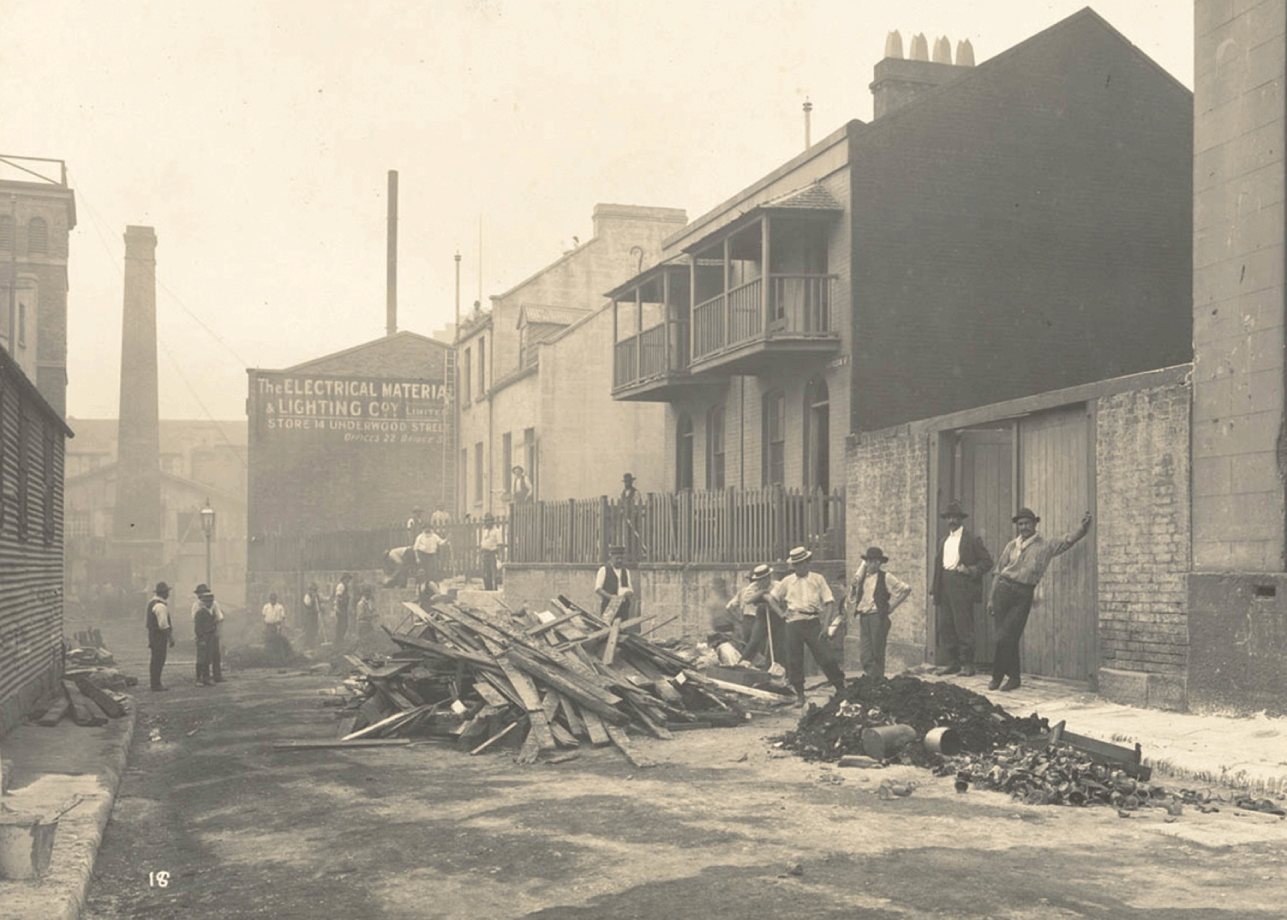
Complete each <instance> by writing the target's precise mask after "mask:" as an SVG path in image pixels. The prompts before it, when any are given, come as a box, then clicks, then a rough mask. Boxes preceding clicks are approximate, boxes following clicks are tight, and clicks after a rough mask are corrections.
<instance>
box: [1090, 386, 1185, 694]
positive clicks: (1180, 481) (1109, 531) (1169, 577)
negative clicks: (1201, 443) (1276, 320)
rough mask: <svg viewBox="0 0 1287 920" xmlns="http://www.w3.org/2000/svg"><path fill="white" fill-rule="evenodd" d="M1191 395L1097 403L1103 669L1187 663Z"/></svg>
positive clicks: (1166, 669) (1122, 396) (1144, 395)
mask: <svg viewBox="0 0 1287 920" xmlns="http://www.w3.org/2000/svg"><path fill="white" fill-rule="evenodd" d="M1190 403H1191V399H1190V387H1189V385H1188V384H1177V385H1171V386H1163V387H1156V388H1152V389H1146V390H1134V391H1130V392H1126V393H1118V394H1115V395H1113V396H1105V397H1101V398H1100V399H1099V400H1098V401H1097V413H1096V429H1097V430H1096V437H1095V442H1096V446H1095V457H1096V465H1097V469H1096V479H1097V486H1096V504H1097V506H1098V511H1099V515H1098V521H1097V523H1096V526H1095V539H1096V548H1097V552H1098V560H1099V634H1100V657H1101V659H1102V663H1103V666H1104V667H1108V668H1115V669H1119V670H1124V671H1144V672H1150V673H1171V674H1182V673H1183V672H1184V670H1185V667H1186V665H1187V663H1188V651H1189V626H1188V610H1187V607H1188V597H1187V595H1188V588H1187V586H1186V580H1187V575H1188V570H1189V537H1188V535H1189V527H1190V511H1189V507H1190V506H1189V416H1190Z"/></svg>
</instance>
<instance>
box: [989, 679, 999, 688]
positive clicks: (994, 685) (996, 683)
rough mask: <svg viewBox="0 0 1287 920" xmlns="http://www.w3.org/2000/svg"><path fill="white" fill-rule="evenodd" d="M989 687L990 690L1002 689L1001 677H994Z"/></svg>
mask: <svg viewBox="0 0 1287 920" xmlns="http://www.w3.org/2000/svg"><path fill="white" fill-rule="evenodd" d="M988 689H989V690H1000V689H1001V678H999V677H994V678H992V682H991V683H989V684H988Z"/></svg>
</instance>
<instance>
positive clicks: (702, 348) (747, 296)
mask: <svg viewBox="0 0 1287 920" xmlns="http://www.w3.org/2000/svg"><path fill="white" fill-rule="evenodd" d="M835 280H836V276H835V275H814V274H773V275H770V276H769V279H768V284H769V287H768V301H767V304H766V302H765V300H764V298H763V282H762V279H760V278H756V279H755V280H754V281H749V282H747V283H746V284H743V285H741V286H740V287H736V288H733V289H732V290H731V291H728V292H727V293H724V294H718V295H716V296H715V297H712V298H711V299H709V300H706V301H703V302H702V303H700V304H698V305H697V306H696V307H694V308H693V360H694V361H698V360H701V359H702V358H705V357H709V356H710V355H714V354H717V353H718V352H721V351H724V350H725V349H728V348H734V347H736V346H738V345H741V344H742V343H744V342H750V341H753V340H755V339H759V338H768V339H772V338H773V337H775V336H782V335H787V336H813V335H829V334H831V333H832V332H834V331H835V330H833V329H832V327H831V300H832V287H833V286H834V283H835ZM766 313H767V317H768V321H767V322H766V321H765V315H766Z"/></svg>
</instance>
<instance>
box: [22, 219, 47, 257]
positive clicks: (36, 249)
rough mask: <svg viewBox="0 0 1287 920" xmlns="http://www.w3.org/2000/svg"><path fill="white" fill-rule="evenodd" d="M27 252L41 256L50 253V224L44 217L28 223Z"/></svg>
mask: <svg viewBox="0 0 1287 920" xmlns="http://www.w3.org/2000/svg"><path fill="white" fill-rule="evenodd" d="M27 252H28V253H30V254H31V255H40V256H43V255H45V254H47V253H48V252H49V224H47V223H45V219H44V218H43V217H33V218H32V219H31V220H30V221H28V222H27Z"/></svg>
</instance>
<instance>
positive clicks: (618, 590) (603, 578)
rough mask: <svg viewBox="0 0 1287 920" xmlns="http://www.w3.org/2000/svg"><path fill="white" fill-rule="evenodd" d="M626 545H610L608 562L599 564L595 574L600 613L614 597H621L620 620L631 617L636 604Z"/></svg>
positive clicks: (595, 587)
mask: <svg viewBox="0 0 1287 920" xmlns="http://www.w3.org/2000/svg"><path fill="white" fill-rule="evenodd" d="M625 556H626V548H625V547H624V546H615V545H614V546H609V547H608V564H607V565H601V566H599V571H598V573H596V574H595V576H594V593H595V594H597V595H599V613H603V611H605V610H607V609H608V604H609V603H610V602H611V601H612V599H613V598H614V597H621V598H624V599H625V600H623V601H622V603H621V607H620V608H619V609H618V610H617V619H618V620H628V619H630V616H629V612H630V610H631V608H632V607H633V605H634V593H635V589H634V580H633V579H632V578H631V577H630V572H629V570H628V569H627V568H626V563H625Z"/></svg>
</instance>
